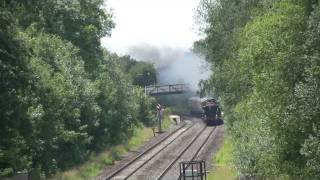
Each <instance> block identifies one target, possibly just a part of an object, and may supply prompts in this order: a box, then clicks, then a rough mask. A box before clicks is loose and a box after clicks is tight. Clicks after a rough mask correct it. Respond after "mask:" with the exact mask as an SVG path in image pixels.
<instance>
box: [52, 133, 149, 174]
mask: <svg viewBox="0 0 320 180" xmlns="http://www.w3.org/2000/svg"><path fill="white" fill-rule="evenodd" d="M151 137H153V132H152V129H151V128H140V129H136V130H135V132H134V135H133V136H132V138H130V139H129V141H128V142H127V143H126V144H123V145H118V146H114V147H112V148H109V149H107V150H106V151H104V152H102V153H99V154H92V155H91V156H90V158H89V160H88V161H87V162H86V163H84V164H82V165H80V166H78V167H76V168H74V169H71V170H69V171H65V172H61V173H58V174H57V175H56V176H55V177H54V178H52V179H61V180H80V179H89V178H92V177H95V176H97V175H99V174H100V173H102V171H103V169H104V168H105V167H106V166H110V165H113V164H114V163H115V161H119V160H121V157H122V156H123V155H125V154H126V153H128V152H129V151H131V150H136V149H137V148H138V147H139V146H141V145H142V144H144V143H145V142H146V141H148V140H149V139H150V138H151Z"/></svg>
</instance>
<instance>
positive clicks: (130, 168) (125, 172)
mask: <svg viewBox="0 0 320 180" xmlns="http://www.w3.org/2000/svg"><path fill="white" fill-rule="evenodd" d="M194 125H195V124H191V125H188V124H187V123H186V124H184V125H183V126H181V127H180V128H179V129H177V130H176V131H174V132H172V133H170V134H169V135H167V136H166V137H165V138H164V139H163V140H161V141H160V142H158V143H156V144H155V145H153V146H151V147H150V148H148V149H147V150H146V151H144V152H143V153H141V154H140V155H139V156H137V157H136V158H134V159H133V160H131V161H130V162H128V163H127V164H126V165H124V166H123V167H122V168H120V169H118V170H117V171H115V172H114V173H112V174H110V175H109V176H107V177H106V178H104V179H107V180H109V179H128V178H129V177H130V176H131V175H132V174H134V173H135V172H136V171H138V170H139V169H140V168H141V167H142V166H143V165H144V164H146V163H147V162H149V161H150V160H151V159H152V158H153V157H155V156H156V155H157V154H159V153H160V152H161V151H162V150H164V149H165V148H166V147H167V146H169V145H170V144H172V143H173V142H174V141H175V140H176V138H177V137H179V136H180V135H182V134H183V133H185V132H187V131H188V130H189V129H190V128H192V127H193V126H194Z"/></svg>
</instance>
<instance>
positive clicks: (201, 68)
mask: <svg viewBox="0 0 320 180" xmlns="http://www.w3.org/2000/svg"><path fill="white" fill-rule="evenodd" d="M129 54H130V55H131V56H132V57H133V58H135V59H137V60H142V61H148V62H151V63H153V64H154V65H155V67H156V69H157V72H158V76H157V78H158V81H159V82H158V83H159V84H175V83H186V84H188V85H189V88H190V89H191V90H192V91H194V92H195V91H196V90H197V89H198V82H199V81H200V80H201V79H207V78H208V77H209V75H210V71H209V69H208V68H207V66H206V62H205V61H204V60H203V59H201V58H200V57H198V56H196V55H194V54H193V53H192V52H191V51H186V50H183V49H179V48H171V47H163V48H158V47H155V46H151V45H148V44H141V45H137V46H133V47H131V48H129Z"/></svg>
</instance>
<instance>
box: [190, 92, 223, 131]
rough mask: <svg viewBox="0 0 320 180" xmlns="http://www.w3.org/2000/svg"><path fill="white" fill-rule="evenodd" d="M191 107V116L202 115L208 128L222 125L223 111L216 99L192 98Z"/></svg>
mask: <svg viewBox="0 0 320 180" xmlns="http://www.w3.org/2000/svg"><path fill="white" fill-rule="evenodd" d="M189 106H190V111H191V114H193V115H199V114H201V116H202V118H203V120H204V122H205V123H206V124H207V126H214V125H220V124H222V123H223V122H222V119H221V110H220V107H219V103H218V101H217V100H216V99H214V98H210V97H206V98H202V99H200V98H190V99H189Z"/></svg>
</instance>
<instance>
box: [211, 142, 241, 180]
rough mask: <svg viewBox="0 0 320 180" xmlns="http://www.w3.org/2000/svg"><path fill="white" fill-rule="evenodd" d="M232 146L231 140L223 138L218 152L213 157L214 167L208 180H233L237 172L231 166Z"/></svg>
mask: <svg viewBox="0 0 320 180" xmlns="http://www.w3.org/2000/svg"><path fill="white" fill-rule="evenodd" d="M232 151H233V146H232V142H231V139H230V138H229V137H225V140H224V142H223V145H222V146H221V148H220V150H219V151H218V152H217V153H216V155H215V156H214V157H213V162H212V163H214V167H213V169H212V170H211V171H210V173H209V175H208V180H233V179H235V178H236V177H237V172H236V170H235V169H234V168H233V166H232Z"/></svg>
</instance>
